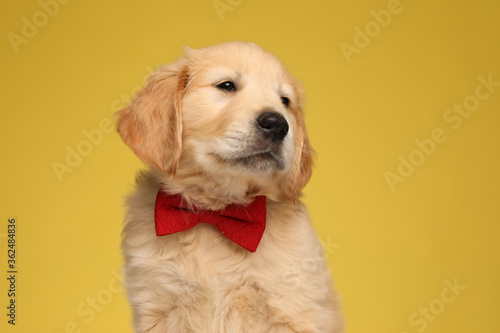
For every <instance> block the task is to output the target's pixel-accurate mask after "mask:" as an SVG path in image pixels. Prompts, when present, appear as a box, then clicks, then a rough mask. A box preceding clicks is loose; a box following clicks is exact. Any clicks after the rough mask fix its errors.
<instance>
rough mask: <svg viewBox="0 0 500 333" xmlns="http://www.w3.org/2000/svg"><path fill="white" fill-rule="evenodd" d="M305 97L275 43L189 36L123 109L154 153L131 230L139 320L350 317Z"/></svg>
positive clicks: (197, 326)
mask: <svg viewBox="0 0 500 333" xmlns="http://www.w3.org/2000/svg"><path fill="white" fill-rule="evenodd" d="M303 103H304V99H303V93H302V91H301V88H300V86H299V83H298V81H297V80H296V79H295V78H294V77H292V76H291V75H290V74H289V73H288V72H287V70H286V69H285V68H284V66H283V65H282V64H281V63H280V61H279V60H278V59H277V58H276V57H275V56H274V55H272V54H270V53H268V52H266V51H264V50H262V49H261V48H259V47H258V46H256V45H254V44H251V43H243V42H230V43H225V44H221V45H218V46H213V47H208V48H204V49H199V50H191V49H187V50H186V54H185V56H184V57H183V58H182V59H180V60H178V61H177V62H175V63H172V64H170V65H166V66H164V67H160V68H159V69H158V70H157V71H156V72H155V73H153V74H151V76H150V78H149V82H148V83H147V85H146V87H144V88H143V89H142V90H141V91H140V92H139V93H138V94H137V96H135V99H134V100H133V101H132V103H131V105H130V106H129V107H126V108H125V109H123V110H120V111H118V113H117V116H118V120H117V130H118V132H119V134H120V136H121V137H122V139H123V141H124V142H125V143H126V144H127V145H128V146H129V147H130V148H131V149H132V151H133V152H134V153H135V154H136V155H137V156H138V157H139V158H140V159H141V160H142V161H144V162H145V163H147V164H148V165H149V166H150V168H149V170H148V171H144V172H140V173H139V174H138V176H137V179H136V189H135V191H134V192H133V193H132V194H131V195H130V196H129V197H128V199H127V206H128V212H127V214H126V218H125V226H124V230H123V242H122V249H123V254H124V258H125V281H126V286H127V292H128V298H129V300H130V303H131V304H132V308H133V315H134V326H135V330H136V331H137V332H169V333H172V332H174V333H175V332H197V333H198V332H213V333H238V332H249V333H250V332H251V333H258V332H321V333H326V332H342V331H343V320H342V316H341V314H340V310H339V309H340V306H339V301H338V298H337V295H336V293H335V292H334V291H333V290H332V283H331V280H330V274H329V271H328V268H327V265H326V262H325V260H324V254H323V250H322V247H321V245H320V243H319V241H318V239H317V237H316V235H315V232H314V230H313V228H312V226H311V222H310V219H309V215H308V212H307V209H306V207H305V206H304V205H303V204H302V202H301V201H300V199H299V196H300V191H301V189H302V188H303V187H304V186H305V185H306V183H307V182H308V180H309V178H310V176H311V171H312V155H313V149H312V148H311V146H310V145H309V140H308V137H307V133H306V129H305V125H304V115H303V110H302V107H303ZM165 200H166V201H165ZM173 201H175V203H172V202H173ZM172 207H173V208H172ZM255 207H257V208H255ZM233 210H234V211H237V212H238V214H240V216H241V214H243V216H244V217H245V216H246V217H249V218H254V217H255V220H256V221H257V222H255V221H245V220H244V219H243V218H241V217H231V216H229V214H230V212H232V211H233ZM188 215H189V216H188ZM254 215H255V216H254ZM193 216H194V217H193ZM192 218H194V219H195V220H196V219H198V220H197V221H196V222H187V220H188V219H192ZM218 219H219V220H221V221H222V222H221V221H218ZM212 220H214V221H212ZM203 222H207V223H203ZM197 223H198V224H197ZM174 226H175V227H174ZM172 228H173V229H176V228H177V229H176V230H171V229H172ZM179 228H180V229H179Z"/></svg>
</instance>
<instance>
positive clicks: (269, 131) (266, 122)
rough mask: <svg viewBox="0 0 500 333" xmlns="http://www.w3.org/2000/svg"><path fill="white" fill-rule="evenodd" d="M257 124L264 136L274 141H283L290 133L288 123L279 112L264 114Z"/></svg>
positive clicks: (260, 116)
mask: <svg viewBox="0 0 500 333" xmlns="http://www.w3.org/2000/svg"><path fill="white" fill-rule="evenodd" d="M257 123H258V124H259V128H260V130H261V131H262V132H263V133H264V135H265V136H266V137H267V138H269V139H271V140H272V141H278V140H283V138H284V137H285V136H286V134H287V133H288V123H287V121H286V119H285V117H283V116H282V115H281V114H280V113H278V112H262V113H261V114H260V115H259V117H258V118H257Z"/></svg>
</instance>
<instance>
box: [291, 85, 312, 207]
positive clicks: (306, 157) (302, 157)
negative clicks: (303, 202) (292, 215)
mask: <svg viewBox="0 0 500 333" xmlns="http://www.w3.org/2000/svg"><path fill="white" fill-rule="evenodd" d="M293 89H294V93H295V96H296V100H297V103H295V105H292V108H293V112H294V114H295V117H296V119H297V129H296V131H295V132H296V133H295V156H294V159H293V163H292V167H291V170H290V172H289V174H288V176H287V181H286V183H285V184H286V186H285V196H286V197H287V198H288V199H289V200H292V201H294V200H295V199H296V197H297V194H298V193H299V192H300V191H301V190H302V189H303V188H304V187H305V186H306V184H307V182H308V181H309V179H310V178H311V174H312V167H313V158H314V155H315V152H314V149H313V148H312V147H311V145H310V143H309V137H308V136H307V131H306V125H305V122H304V111H303V105H304V93H303V91H302V88H301V87H300V85H299V83H298V82H296V83H295V84H294V85H293Z"/></svg>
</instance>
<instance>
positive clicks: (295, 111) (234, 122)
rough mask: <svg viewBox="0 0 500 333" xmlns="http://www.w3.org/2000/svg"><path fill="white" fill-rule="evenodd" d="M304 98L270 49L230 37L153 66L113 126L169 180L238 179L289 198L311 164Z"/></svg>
mask: <svg viewBox="0 0 500 333" xmlns="http://www.w3.org/2000/svg"><path fill="white" fill-rule="evenodd" d="M302 103H303V96H302V92H301V89H300V87H299V84H298V82H297V80H296V79H295V78H293V77H292V76H291V75H290V74H289V73H288V72H287V71H286V69H285V68H284V66H283V65H282V64H281V63H280V61H279V60H278V59H277V58H276V57H275V56H273V55H272V54H270V53H268V52H266V51H264V50H262V49H260V48H259V47H257V46H255V45H254V44H250V43H242V42H231V43H226V44H222V45H218V46H214V47H209V48H205V49H200V50H187V52H186V56H185V57H184V58H183V59H181V60H179V61H177V62H176V63H173V64H170V65H167V66H164V67H162V68H160V69H159V70H158V71H157V72H155V73H153V74H152V75H151V77H150V80H149V83H148V85H147V86H146V87H145V88H144V89H143V90H141V91H140V92H139V93H138V95H137V96H136V98H135V100H134V102H133V103H132V105H131V106H130V107H128V108H125V109H123V110H121V111H119V114H118V116H119V119H118V126H117V127H118V131H119V133H120V135H121V137H122V138H123V140H124V141H125V143H127V144H128V145H129V146H130V147H131V148H132V150H133V151H134V152H135V153H136V154H137V155H138V156H139V157H140V158H141V159H142V160H144V161H145V162H146V163H148V164H150V165H151V166H153V167H155V168H156V169H158V170H160V171H161V172H162V173H163V174H164V175H165V176H166V178H169V179H170V181H174V182H175V181H181V180H186V179H191V180H192V183H193V184H187V183H186V185H185V186H195V184H196V185H197V186H203V184H207V186H209V185H208V183H210V181H215V182H219V183H225V184H228V185H226V187H228V188H229V187H234V184H238V185H237V186H239V187H242V186H243V187H245V186H247V188H246V189H243V193H245V194H246V195H256V194H262V195H277V194H278V195H280V196H283V197H287V198H289V199H294V198H295V197H296V195H297V193H298V192H299V191H300V190H301V189H302V188H303V187H304V186H305V184H306V183H307V181H308V180H309V178H310V175H311V167H312V157H311V154H312V149H311V147H310V146H309V141H308V138H307V134H306V131H305V126H304V119H303V111H302ZM233 181H234V183H233V186H232V185H231V182H233ZM229 192H231V191H229ZM232 192H234V193H239V192H238V191H232ZM240 192H241V191H240ZM234 193H232V194H230V195H233V196H234V195H235V194H234ZM218 195H220V193H219V194H218ZM235 200H236V201H238V200H237V199H236V198H235Z"/></svg>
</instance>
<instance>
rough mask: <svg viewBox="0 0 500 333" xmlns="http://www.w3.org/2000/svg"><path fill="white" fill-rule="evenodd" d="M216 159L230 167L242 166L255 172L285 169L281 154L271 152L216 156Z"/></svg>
mask: <svg viewBox="0 0 500 333" xmlns="http://www.w3.org/2000/svg"><path fill="white" fill-rule="evenodd" d="M217 157H218V158H219V160H223V161H225V162H227V163H228V164H229V165H231V166H243V167H245V168H247V169H250V170H252V171H255V172H266V171H269V170H271V169H278V170H283V169H284V168H285V162H284V161H283V158H282V157H281V154H279V153H275V152H273V151H271V150H268V151H262V152H252V153H247V154H237V155H234V156H229V157H224V156H220V155H218V156H217Z"/></svg>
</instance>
